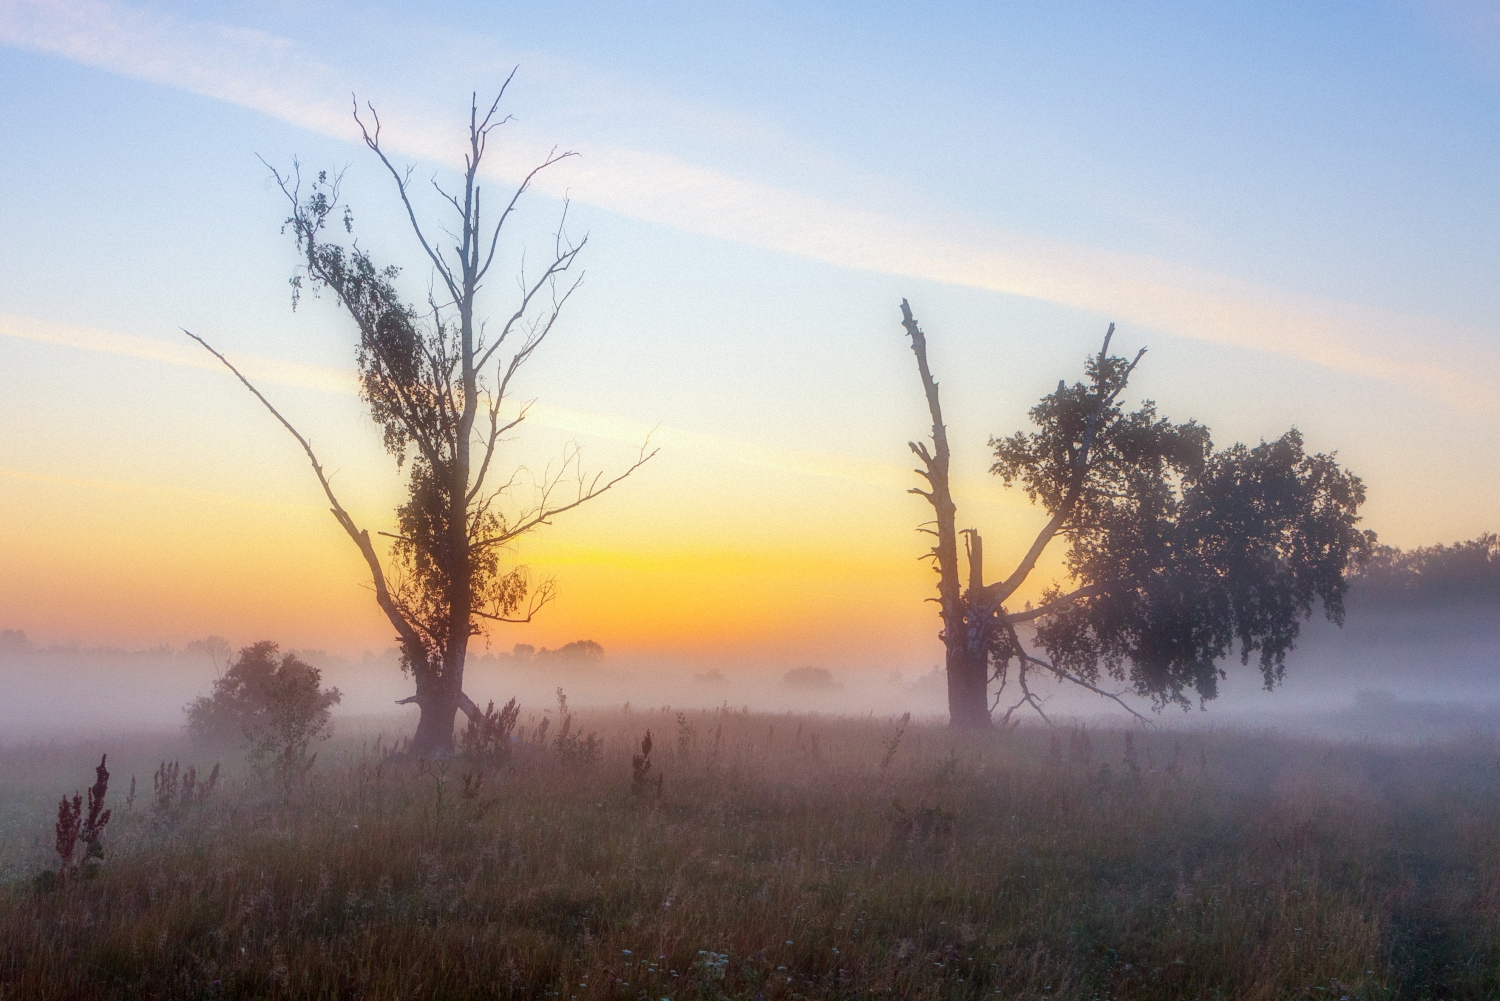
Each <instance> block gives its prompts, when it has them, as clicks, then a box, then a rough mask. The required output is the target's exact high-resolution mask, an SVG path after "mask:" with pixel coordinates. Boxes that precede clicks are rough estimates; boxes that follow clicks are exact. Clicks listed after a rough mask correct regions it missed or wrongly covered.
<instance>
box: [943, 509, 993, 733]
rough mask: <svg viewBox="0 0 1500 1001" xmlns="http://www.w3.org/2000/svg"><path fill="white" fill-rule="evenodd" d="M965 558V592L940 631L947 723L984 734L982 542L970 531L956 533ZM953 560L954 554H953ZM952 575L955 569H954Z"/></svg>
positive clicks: (987, 621)
mask: <svg viewBox="0 0 1500 1001" xmlns="http://www.w3.org/2000/svg"><path fill="white" fill-rule="evenodd" d="M959 534H961V535H963V537H964V550H965V552H966V553H967V554H968V557H969V588H968V591H967V592H966V593H965V594H964V596H963V599H962V601H961V603H960V604H959V606H958V609H957V614H956V615H953V616H952V619H953V624H952V625H950V626H948V627H947V628H945V629H944V631H943V641H944V643H945V645H946V646H947V654H948V721H949V724H950V725H952V726H954V727H957V728H959V729H962V730H987V729H989V728H990V726H991V725H992V721H991V719H990V695H989V681H990V629H991V628H992V618H991V615H990V611H989V606H988V605H987V604H986V603H985V599H984V540H983V539H982V538H980V536H979V533H978V532H976V531H975V530H974V529H972V528H969V529H965V530H964V531H963V532H961V533H959ZM954 556H955V560H956V558H957V553H955V554H954ZM955 575H956V568H955Z"/></svg>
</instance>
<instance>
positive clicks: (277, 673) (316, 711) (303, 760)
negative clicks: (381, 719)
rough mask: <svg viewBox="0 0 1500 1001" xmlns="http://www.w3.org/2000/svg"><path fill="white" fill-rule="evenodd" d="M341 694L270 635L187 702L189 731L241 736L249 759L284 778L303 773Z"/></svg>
mask: <svg viewBox="0 0 1500 1001" xmlns="http://www.w3.org/2000/svg"><path fill="white" fill-rule="evenodd" d="M342 698H343V695H342V693H340V692H339V690H338V689H337V688H330V689H326V690H325V689H324V688H323V673H322V672H321V671H320V670H318V668H316V667H313V666H312V665H311V664H308V663H307V662H305V661H303V660H301V659H299V658H298V657H297V655H296V654H293V653H287V654H279V653H278V646H277V644H276V643H274V642H272V641H271V640H261V641H260V642H259V643H255V644H253V645H251V646H247V647H245V648H244V649H242V650H241V651H240V656H239V659H238V660H236V661H235V662H234V663H233V664H232V665H230V667H229V669H228V670H227V671H225V672H224V673H223V675H221V676H220V677H218V678H216V679H215V680H214V685H213V693H212V694H211V695H205V696H199V697H198V698H197V699H196V700H194V701H193V702H192V703H191V704H190V705H189V706H188V707H187V716H188V732H189V733H190V734H191V735H192V736H193V737H195V738H197V739H199V740H203V741H208V742H222V741H233V740H240V741H242V742H243V743H244V746H245V748H246V750H247V751H248V752H249V757H250V760H251V761H252V762H253V763H254V764H255V765H256V766H257V768H260V769H262V770H264V771H267V772H272V773H275V774H276V775H277V776H278V777H280V778H281V779H282V780H283V781H288V782H289V781H292V780H293V779H296V778H299V777H301V776H302V775H303V774H305V773H306V772H307V769H308V768H310V767H311V766H312V762H313V759H314V758H315V757H316V756H317V755H316V754H313V755H309V754H308V752H309V750H310V749H311V748H312V746H313V745H314V744H317V743H318V742H320V741H323V740H326V739H327V737H328V725H329V721H330V709H331V708H332V707H333V706H334V705H336V704H338V702H339V700H340V699H342Z"/></svg>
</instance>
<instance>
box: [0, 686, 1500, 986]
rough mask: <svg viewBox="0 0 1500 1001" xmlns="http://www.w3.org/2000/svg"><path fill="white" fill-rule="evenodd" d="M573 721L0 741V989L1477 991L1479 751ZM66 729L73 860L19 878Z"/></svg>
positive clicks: (1488, 759)
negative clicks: (466, 751) (199, 788)
mask: <svg viewBox="0 0 1500 1001" xmlns="http://www.w3.org/2000/svg"><path fill="white" fill-rule="evenodd" d="M580 719H581V722H582V724H583V726H584V727H585V728H586V729H588V730H593V731H597V732H598V733H600V734H601V735H602V736H603V738H604V741H603V745H602V757H600V758H599V760H597V761H594V762H592V763H579V762H578V761H577V760H572V761H569V760H566V759H565V756H562V755H559V754H558V753H556V751H555V750H554V748H553V746H552V745H551V743H550V741H549V742H547V743H534V742H532V737H533V736H534V735H535V733H536V726H537V723H538V721H539V718H538V717H531V718H530V719H528V720H523V722H522V725H521V726H520V727H519V728H518V730H517V734H518V736H519V737H521V743H520V744H517V745H514V748H513V751H512V753H511V754H510V755H509V758H508V760H505V761H497V760H493V759H492V760H488V761H474V760H466V759H464V758H455V759H453V760H451V761H449V762H446V763H443V764H436V763H431V762H421V761H416V760H412V759H410V758H408V757H404V756H402V755H399V754H391V753H390V752H389V749H388V744H389V743H390V741H389V740H388V739H386V738H381V739H379V740H376V739H374V738H373V736H370V737H361V736H357V735H351V734H348V733H346V734H345V735H344V736H341V737H338V738H336V739H335V740H334V741H332V742H330V743H329V744H326V745H324V747H323V750H322V753H321V756H320V759H319V762H318V765H317V767H316V768H314V769H313V771H312V772H311V773H310V774H309V776H308V779H307V782H306V784H305V785H303V786H300V787H298V788H294V789H291V790H290V791H287V790H283V789H280V788H278V787H276V786H274V785H268V784H266V783H264V782H262V781H260V780H259V779H258V778H256V777H255V776H254V775H253V774H251V773H249V772H248V771H246V770H244V769H243V768H242V767H241V766H238V765H236V764H234V763H233V762H232V761H231V760H230V759H228V758H226V760H225V768H226V771H225V774H224V777H223V778H221V779H220V781H219V783H218V785H217V787H216V788H215V789H214V790H213V791H212V792H211V793H209V794H208V795H206V796H200V797H196V798H195V799H194V798H192V797H190V799H194V801H191V802H188V803H186V804H184V803H183V802H182V797H181V796H180V795H178V796H177V797H175V798H174V799H172V801H171V802H165V801H163V802H161V803H158V802H156V801H155V796H154V792H155V790H154V789H153V783H152V780H151V777H150V776H151V774H152V772H153V771H154V770H155V767H156V764H157V761H158V759H159V758H160V757H161V756H162V755H163V754H165V755H166V756H167V757H169V758H176V759H179V760H180V761H181V762H182V765H183V766H184V767H186V766H187V765H188V764H189V763H192V764H194V765H196V766H197V767H198V768H199V771H200V776H201V775H202V774H203V773H206V772H207V771H208V768H209V767H210V766H211V765H212V764H213V763H214V759H213V757H212V756H211V755H208V754H207V753H206V752H195V751H192V750H190V749H186V748H185V747H183V746H181V745H178V746H171V742H170V741H163V742H156V743H152V742H151V741H148V740H146V739H144V738H125V737H121V738H119V739H118V740H117V741H116V745H117V746H115V747H109V746H106V743H107V742H99V741H94V742H88V743H79V744H33V745H26V746H12V747H9V748H0V830H3V832H4V837H5V840H4V846H3V848H0V880H3V885H0V998H4V999H12V998H14V999H23V998H25V999H43V998H94V997H99V998H105V997H110V998H113V997H132V998H329V999H342V998H371V999H374V998H470V997H476V998H478V997H486V998H487V997H517V998H562V999H567V1001H575V999H576V1001H585V999H596V998H597V999H606V998H619V999H632V1001H636V999H649V1001H659V999H673V1001H676V999H691V998H746V999H757V1001H771V999H801V998H823V997H836V998H871V997H901V998H907V997H912V998H916V997H921V998H929V997H930V998H949V997H952V998H980V997H1001V998H1031V999H1043V998H1069V999H1072V998H1077V999H1093V998H1098V999H1105V998H1117V999H1123V998H1225V999H1261V998H1267V999H1269V998H1332V999H1342V998H1348V999H1355V998H1359V999H1392V998H1397V999H1401V998H1476V999H1477V998H1494V997H1497V996H1500V747H1497V745H1496V743H1495V741H1494V740H1493V739H1492V738H1466V739H1457V740H1453V741H1451V742H1444V743H1431V744H1425V745H1419V746H1409V747H1391V746H1381V745H1376V744H1358V745H1355V744H1336V743H1326V742H1319V741H1316V740H1311V739H1308V740H1295V739H1290V738H1286V737H1278V736H1272V735H1269V734H1254V733H1242V732H1216V733H1191V734H1184V733H1173V732H1168V731H1143V730H1140V729H1136V730H1133V731H1129V732H1128V736H1129V741H1128V743H1127V731H1108V730H1092V729H1091V730H1082V729H1079V728H1076V727H1075V728H1065V727H1060V728H1057V729H1051V730H1049V729H1047V728H1045V727H1043V726H1040V725H1037V726H1031V725H1028V726H1026V727H1022V728H1020V729H1018V730H1014V731H1009V732H1003V733H996V734H993V735H990V736H987V737H983V738H977V737H971V738H963V737H959V736H956V735H954V734H952V733H950V732H949V731H948V730H947V728H946V727H942V726H937V725H919V724H916V723H913V724H910V725H908V726H906V727H905V728H904V730H902V727H901V723H900V721H896V720H889V719H887V720H879V719H873V718H855V719H850V718H830V717H814V716H791V715H764V714H754V713H748V712H742V711H729V710H728V709H725V710H721V711H716V712H701V711H694V712H690V713H683V714H679V713H676V712H671V711H666V710H660V711H640V710H636V711H633V712H622V711H616V712H611V713H587V712H586V713H583V714H580ZM648 728H649V729H650V730H651V731H652V734H653V739H654V745H655V747H654V753H653V756H652V757H653V767H652V772H651V773H650V774H651V776H653V777H654V776H657V775H660V777H661V783H660V785H659V786H657V785H656V784H655V783H654V782H650V783H647V782H643V783H638V784H637V783H633V782H632V770H631V756H632V754H636V753H639V747H638V744H639V741H640V739H641V737H642V736H643V735H644V734H645V732H646V731H647V729H648ZM346 730H347V727H346ZM101 751H110V752H111V757H110V769H111V772H112V773H113V778H112V780H111V784H110V791H109V797H108V801H107V804H106V805H108V806H109V807H111V808H112V809H113V810H114V811H115V813H114V819H113V821H112V822H111V824H110V827H109V829H108V832H107V835H106V838H105V841H104V859H103V862H102V864H101V865H99V866H98V869H97V872H95V873H94V874H93V875H92V876H90V877H88V878H84V877H83V876H82V875H78V876H75V877H74V878H71V879H64V880H62V881H61V882H56V881H49V880H46V879H45V878H40V879H39V878H38V877H39V874H40V873H41V872H42V871H43V870H44V869H46V868H48V867H55V866H56V857H55V854H53V850H52V841H53V834H52V824H53V823H54V821H55V819H56V810H57V797H58V796H59V795H61V794H62V793H64V792H67V793H68V794H69V795H71V794H72V792H73V791H74V790H75V789H80V788H83V787H85V786H87V785H89V784H90V782H91V781H92V779H93V771H92V769H93V766H94V765H95V764H97V763H98V755H99V753H100V752H101ZM575 757H576V756H575ZM131 775H134V777H135V780H136V783H137V791H136V796H135V800H134V802H133V804H132V805H131V806H130V807H129V808H127V806H126V797H127V792H128V786H129V782H130V776H131Z"/></svg>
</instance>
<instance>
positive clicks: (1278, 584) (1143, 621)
mask: <svg viewBox="0 0 1500 1001" xmlns="http://www.w3.org/2000/svg"><path fill="white" fill-rule="evenodd" d="M901 316H902V325H903V326H904V327H905V329H906V333H907V335H908V336H909V337H910V338H911V345H912V350H913V352H915V354H916V357H917V369H918V372H919V374H920V375H921V379H922V388H923V390H924V392H925V393H926V396H927V405H928V410H929V412H930V414H931V417H932V446H931V448H929V447H928V445H927V443H926V442H912V443H911V445H910V447H911V449H912V451H913V452H914V453H916V455H917V457H918V458H919V459H920V460H921V461H922V468H920V469H918V470H917V472H918V474H919V475H921V476H922V477H923V478H924V479H925V480H926V482H927V486H926V488H925V489H923V488H914V489H913V491H912V492H913V493H917V494H920V495H922V496H923V497H925V498H927V500H928V501H929V502H930V503H931V504H932V507H933V511H934V513H935V515H936V517H935V519H934V521H933V522H932V523H931V526H932V527H930V528H925V527H924V529H923V530H924V531H927V532H929V533H930V534H932V535H933V536H935V537H936V542H935V544H934V545H933V547H932V550H931V553H930V555H931V557H932V559H933V564H934V567H933V568H934V569H935V570H936V572H937V575H938V604H939V608H940V614H941V617H942V622H943V630H942V633H941V638H942V640H943V642H944V645H945V647H946V649H947V673H948V709H949V717H950V720H951V722H952V723H953V724H954V725H955V726H961V727H971V728H973V727H987V726H989V725H990V724H991V721H992V718H993V713H994V712H995V710H996V709H998V708H999V706H1000V705H1001V704H1002V700H1003V699H1004V698H1005V691H1006V689H1007V687H1008V686H1009V685H1010V684H1012V683H1014V684H1015V685H1016V687H1017V689H1018V690H1019V697H1018V698H1016V700H1015V702H1014V703H1012V704H1010V705H1009V706H1008V707H1007V709H1006V711H1005V714H1004V718H1005V719H1006V720H1007V721H1008V720H1010V719H1011V717H1012V715H1013V714H1014V713H1015V711H1016V710H1017V709H1020V708H1021V707H1022V706H1030V707H1031V708H1033V709H1035V710H1036V711H1037V712H1038V713H1041V714H1042V715H1043V716H1044V717H1045V715H1046V714H1045V711H1044V710H1043V707H1042V703H1041V700H1040V699H1039V698H1038V697H1037V695H1036V694H1035V692H1033V691H1032V688H1031V685H1030V680H1031V678H1032V677H1033V675H1034V673H1035V672H1041V673H1042V674H1044V675H1050V676H1051V677H1054V678H1056V679H1059V680H1062V681H1066V682H1070V683H1073V684H1076V685H1080V686H1082V687H1084V688H1087V689H1089V690H1090V691H1093V692H1096V693H1098V694H1100V695H1102V696H1104V697H1106V698H1110V699H1113V700H1115V701H1116V702H1118V703H1119V704H1120V705H1121V706H1123V707H1124V708H1126V709H1127V710H1129V711H1131V712H1132V713H1136V710H1134V709H1133V708H1132V707H1131V706H1130V705H1128V704H1127V703H1126V702H1125V701H1124V700H1123V699H1122V698H1121V696H1123V695H1124V694H1126V693H1127V692H1134V694H1136V695H1138V696H1142V697H1145V698H1148V699H1150V700H1151V702H1152V704H1153V706H1154V707H1155V708H1157V709H1160V708H1162V707H1164V706H1166V705H1169V704H1179V705H1182V706H1184V707H1186V706H1188V705H1189V704H1190V698H1191V696H1193V695H1196V696H1197V697H1198V699H1199V700H1200V702H1201V701H1202V700H1207V699H1211V698H1213V697H1214V696H1215V694H1216V693H1217V684H1218V681H1219V680H1220V679H1222V678H1223V677H1224V676H1225V674H1224V671H1223V669H1222V668H1221V667H1220V666H1219V665H1220V662H1221V661H1222V660H1223V659H1224V658H1225V657H1227V656H1228V655H1230V654H1231V653H1232V652H1233V651H1234V648H1235V646H1236V645H1238V648H1239V653H1240V659H1241V661H1242V662H1243V663H1248V662H1249V659H1250V657H1251V656H1252V654H1253V655H1255V656H1256V657H1257V660H1258V664H1259V667H1260V670H1261V674H1262V677H1263V680H1264V683H1265V685H1266V687H1267V688H1268V689H1269V688H1272V687H1274V686H1275V685H1276V683H1277V682H1278V681H1280V680H1281V677H1282V674H1283V672H1284V669H1285V661H1286V654H1287V652H1288V651H1290V650H1291V649H1292V647H1293V644H1294V643H1295V642H1296V639H1297V636H1298V633H1299V631H1300V628H1301V623H1302V622H1303V621H1304V620H1306V619H1307V618H1309V617H1310V616H1311V614H1312V611H1313V609H1314V606H1315V605H1316V604H1318V603H1321V605H1322V607H1323V610H1324V612H1325V613H1326V615H1327V616H1328V618H1329V619H1330V620H1331V621H1333V622H1336V623H1342V621H1343V614H1344V593H1345V590H1346V581H1345V572H1346V570H1347V569H1348V567H1349V564H1350V560H1351V558H1352V557H1355V556H1357V555H1358V554H1359V553H1360V552H1362V551H1363V550H1364V549H1365V548H1366V547H1367V546H1368V545H1369V544H1371V543H1372V542H1373V536H1372V535H1369V534H1367V533H1361V532H1360V531H1358V530H1357V529H1356V528H1355V527H1354V526H1355V524H1356V523H1357V522H1358V520H1359V518H1358V511H1359V506H1360V504H1362V503H1363V502H1364V486H1363V484H1362V483H1361V482H1360V480H1359V477H1357V476H1355V475H1353V474H1352V473H1348V472H1345V471H1344V470H1342V469H1340V468H1339V466H1338V463H1337V462H1336V461H1335V460H1334V458H1333V457H1332V456H1329V455H1308V454H1306V452H1305V451H1304V450H1303V447H1302V437H1301V435H1300V434H1299V433H1298V432H1297V431H1296V430H1295V429H1293V430H1291V431H1288V432H1287V433H1286V434H1284V435H1282V436H1281V437H1280V438H1278V439H1276V440H1275V441H1271V442H1262V443H1261V444H1259V445H1257V446H1255V447H1253V448H1251V447H1247V446H1245V445H1238V444H1237V445H1234V446H1232V447H1230V448H1227V449H1223V450H1219V451H1215V449H1214V447H1213V442H1212V440H1211V439H1210V437H1209V431H1208V429H1207V428H1206V427H1204V426H1202V425H1201V424H1198V423H1196V422H1194V421H1188V422H1187V423H1185V424H1173V423H1171V422H1170V421H1168V420H1166V419H1164V418H1162V417H1160V416H1159V415H1158V414H1157V412H1156V406H1155V404H1154V403H1152V402H1150V401H1146V402H1145V403H1143V404H1142V405H1141V406H1140V408H1139V409H1137V410H1135V411H1133V412H1126V411H1125V410H1124V408H1123V406H1122V405H1121V403H1120V397H1121V394H1122V393H1123V392H1124V390H1125V388H1126V385H1127V384H1128V382H1129V380H1130V376H1131V374H1132V373H1133V372H1134V371H1135V368H1136V366H1137V365H1138V364H1139V363H1140V361H1141V358H1142V357H1143V356H1144V354H1145V349H1144V348H1142V349H1141V350H1140V351H1139V352H1137V353H1136V355H1135V357H1134V358H1132V359H1126V358H1121V357H1116V356H1113V355H1111V354H1110V353H1109V345H1110V341H1111V339H1112V337H1113V335H1114V325H1113V324H1111V325H1110V328H1109V332H1108V333H1106V334H1105V337H1104V344H1103V347H1101V348H1100V350H1099V353H1098V354H1097V355H1096V356H1094V357H1092V358H1090V359H1089V361H1088V363H1087V366H1086V380H1087V381H1086V382H1078V383H1074V384H1073V385H1072V386H1069V385H1067V384H1066V382H1059V383H1058V384H1057V390H1056V391H1055V392H1053V393H1050V394H1048V395H1047V396H1046V397H1044V398H1043V399H1042V401H1041V402H1040V403H1038V404H1037V405H1036V406H1035V407H1033V408H1032V410H1031V420H1032V423H1033V424H1034V425H1035V426H1036V430H1035V431H1033V432H1031V433H1029V434H1025V433H1021V432H1017V433H1015V434H1013V435H1011V436H1010V437H1008V438H998V439H997V438H991V439H990V447H991V448H992V449H993V452H994V464H993V465H992V467H991V472H992V473H994V474H996V475H998V476H1000V477H1001V479H1002V480H1003V481H1004V482H1005V485H1006V486H1007V487H1009V486H1020V487H1021V488H1022V489H1024V490H1025V491H1026V493H1027V496H1028V497H1030V498H1031V500H1032V502H1033V503H1040V504H1041V505H1042V507H1043V508H1044V509H1045V510H1046V512H1047V514H1048V520H1047V523H1046V524H1045V525H1044V526H1043V527H1042V529H1041V531H1040V532H1039V533H1038V534H1037V536H1036V538H1035V539H1034V540H1033V541H1032V543H1031V546H1030V547H1029V548H1028V549H1027V551H1026V553H1025V555H1024V556H1023V557H1022V558H1021V561H1020V562H1019V563H1018V564H1017V566H1016V567H1015V569H1014V570H1013V571H1012V572H1011V573H1010V575H1009V576H1007V577H1006V578H1005V579H1003V580H1000V581H997V582H992V583H985V576H984V543H983V539H982V538H981V537H980V535H979V533H978V532H977V531H975V530H973V529H965V530H963V531H962V532H960V531H959V530H958V529H957V527H956V526H957V505H956V504H955V503H954V500H953V494H952V491H951V489H950V487H949V463H950V452H949V446H948V433H947V428H946V427H945V425H944V423H943V414H942V407H941V404H940V402H939V397H938V384H937V382H936V381H935V380H934V379H933V377H932V371H931V369H930V368H929V366H928V362H927V340H926V336H925V335H924V334H923V332H922V329H921V327H920V326H919V325H918V324H917V321H916V319H915V318H914V317H913V316H912V312H911V307H910V306H909V305H908V304H907V302H906V301H905V300H904V299H903V300H902V302H901ZM960 535H962V536H963V537H964V549H965V553H966V555H967V558H968V569H969V576H968V582H967V585H965V584H964V583H963V581H962V580H961V578H960V574H959V560H958V538H959V536H960ZM1058 537H1061V538H1062V539H1063V540H1064V541H1065V542H1066V544H1067V547H1068V551H1067V557H1066V566H1067V569H1068V573H1069V575H1070V576H1071V578H1072V584H1073V586H1072V587H1071V588H1070V589H1068V590H1064V589H1063V588H1061V587H1059V586H1056V585H1053V586H1052V587H1050V588H1049V589H1048V590H1047V591H1046V592H1045V593H1044V594H1043V597H1042V603H1041V604H1040V605H1038V606H1037V607H1034V608H1032V607H1027V608H1023V609H1016V610H1012V609H1010V608H1008V607H1007V605H1006V603H1007V601H1009V599H1011V598H1012V596H1013V595H1014V594H1015V593H1016V591H1017V590H1018V589H1019V588H1020V587H1021V585H1022V584H1023V583H1025V582H1026V580H1027V579H1028V578H1029V577H1030V575H1031V573H1032V572H1033V570H1034V569H1035V567H1036V564H1037V561H1038V560H1039V559H1040V558H1041V556H1042V554H1043V553H1044V552H1045V551H1046V550H1047V548H1048V546H1049V545H1050V544H1051V543H1052V542H1053V540H1055V539H1057V538H1058ZM1028 623H1029V624H1031V625H1032V626H1033V627H1034V628H1035V634H1034V640H1033V642H1032V644H1031V645H1032V646H1033V647H1039V648H1040V649H1041V650H1042V651H1044V652H1045V653H1046V658H1045V659H1043V658H1042V657H1039V656H1037V655H1036V654H1034V653H1033V652H1031V650H1029V649H1028V648H1027V647H1028V645H1027V643H1026V642H1023V639H1022V637H1021V634H1020V632H1019V631H1018V629H1017V626H1021V625H1023V624H1028ZM1110 680H1113V681H1114V682H1117V683H1122V684H1124V685H1125V687H1124V688H1123V689H1118V690H1111V689H1109V688H1106V687H1103V686H1104V685H1106V684H1108V682H1109V681H1110ZM992 684H993V685H994V686H995V688H996V691H995V694H994V701H993V702H992V701H991V697H990V686H991V685H992ZM1136 715H1138V716H1139V715H1140V714H1139V713H1136Z"/></svg>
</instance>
